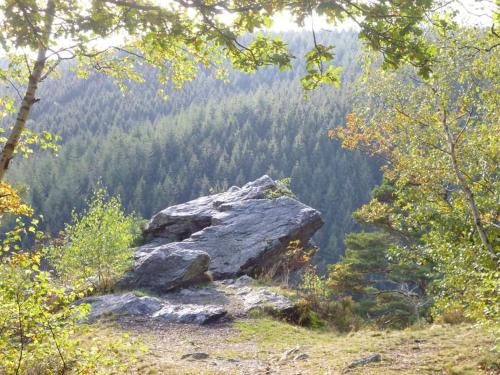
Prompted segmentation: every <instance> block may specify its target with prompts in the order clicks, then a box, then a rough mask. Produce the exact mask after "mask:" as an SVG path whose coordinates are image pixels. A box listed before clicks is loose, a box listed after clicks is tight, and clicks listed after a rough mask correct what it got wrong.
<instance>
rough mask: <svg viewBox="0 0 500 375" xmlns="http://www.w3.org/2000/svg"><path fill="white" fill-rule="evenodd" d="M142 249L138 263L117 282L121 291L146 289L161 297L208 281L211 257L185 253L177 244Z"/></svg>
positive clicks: (189, 252)
mask: <svg viewBox="0 0 500 375" xmlns="http://www.w3.org/2000/svg"><path fill="white" fill-rule="evenodd" d="M146 247H147V251H143V250H142V248H139V250H138V251H137V252H136V262H135V266H134V268H133V269H132V270H130V271H129V272H128V273H127V274H126V275H125V276H124V277H123V278H122V280H120V281H119V282H118V285H117V287H118V288H121V289H147V290H152V291H155V292H159V293H164V292H168V291H169V290H172V289H175V288H178V287H181V286H185V285H188V284H192V283H196V282H201V281H204V280H206V275H205V272H206V271H207V269H208V264H209V262H210V257H209V256H208V254H207V253H205V252H203V251H201V250H196V249H182V248H180V247H178V246H177V244H176V243H172V244H166V245H159V246H156V247H150V246H149V247H148V245H146Z"/></svg>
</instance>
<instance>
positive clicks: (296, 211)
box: [85, 176, 323, 324]
mask: <svg viewBox="0 0 500 375" xmlns="http://www.w3.org/2000/svg"><path fill="white" fill-rule="evenodd" d="M276 189H277V186H276V183H275V182H274V181H273V180H272V179H271V178H269V177H268V176H263V177H261V178H259V179H257V180H255V181H253V182H250V183H248V184H246V185H244V186H243V187H241V188H239V187H235V186H233V187H232V188H230V189H229V190H228V191H226V192H224V193H220V194H213V195H209V196H206V197H201V198H198V199H195V200H192V201H190V202H187V203H183V204H179V205H176V206H171V207H168V208H166V209H164V210H163V211H160V212H159V213H157V214H156V215H154V216H153V217H152V218H151V220H150V221H149V223H148V225H147V228H146V230H145V235H146V238H147V243H146V244H145V245H143V246H141V247H139V248H137V249H136V252H135V266H134V267H133V268H132V269H131V270H130V271H129V272H128V273H127V274H126V275H125V276H124V277H123V278H122V280H120V282H119V283H118V285H117V286H118V288H119V289H124V290H126V291H133V290H141V293H142V292H143V291H147V290H149V291H153V292H154V293H155V297H139V296H137V295H136V294H134V293H127V292H123V291H122V292H121V293H120V294H112V295H107V296H100V297H90V298H88V299H86V300H85V301H86V302H88V303H90V304H91V305H92V313H91V316H90V318H91V319H96V318H99V317H103V316H108V315H126V316H136V315H139V316H147V317H149V318H151V319H162V320H164V321H168V322H175V323H198V324H205V323H210V322H216V321H220V320H224V319H226V317H227V316H239V315H244V314H248V313H249V312H250V311H252V310H256V309H257V310H266V309H268V308H269V307H271V309H272V310H277V311H280V312H286V311H289V310H290V309H292V308H293V303H292V301H291V300H290V299H288V298H287V297H284V296H281V295H279V294H277V293H276V292H275V291H273V290H271V289H268V288H263V287H257V286H255V285H254V282H253V279H252V278H251V277H250V276H252V277H255V276H259V275H260V274H262V273H268V272H271V273H272V275H274V276H279V272H280V270H283V271H286V273H287V274H288V272H290V271H294V270H293V269H290V267H289V263H288V262H287V247H288V245H289V243H290V241H293V240H299V241H300V242H301V244H302V246H303V247H305V248H307V247H309V246H310V243H309V241H310V239H311V237H312V236H313V234H314V233H315V232H316V231H317V230H318V229H319V228H320V227H321V225H322V224H323V221H322V219H321V216H320V213H319V212H318V211H316V210H314V209H313V208H311V207H308V206H306V205H304V204H302V203H300V202H299V201H297V200H296V199H293V198H290V197H288V196H281V197H278V198H269V197H268V195H269V194H267V193H268V192H270V191H272V190H276ZM284 264H287V267H288V269H286V270H285V269H284V267H280V265H284ZM209 276H211V278H212V280H216V281H215V282H212V283H209V284H207V285H205V286H206V287H205V288H198V286H199V285H198V284H200V283H201V282H206V281H208V280H209ZM267 276H269V274H267ZM238 277H239V278H238ZM237 278H238V279H237ZM217 280H219V281H217Z"/></svg>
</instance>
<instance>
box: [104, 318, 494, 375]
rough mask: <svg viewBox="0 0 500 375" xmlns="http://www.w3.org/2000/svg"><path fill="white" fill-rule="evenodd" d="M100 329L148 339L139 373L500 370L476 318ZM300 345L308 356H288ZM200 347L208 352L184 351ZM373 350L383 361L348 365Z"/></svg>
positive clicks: (490, 339)
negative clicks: (318, 326)
mask: <svg viewBox="0 0 500 375" xmlns="http://www.w3.org/2000/svg"><path fill="white" fill-rule="evenodd" d="M98 332H99V335H100V336H101V337H102V339H103V340H110V339H112V338H113V337H114V336H117V335H119V334H120V335H121V334H122V333H124V332H126V333H128V334H129V335H130V340H136V341H137V342H139V341H140V342H142V343H143V346H144V347H145V348H146V349H147V350H146V351H145V352H144V351H139V354H138V356H137V359H136V363H134V364H133V365H131V368H130V371H129V373H132V374H286V375H288V374H290V375H293V374H303V375H304V374H341V373H349V374H384V375H389V374H500V371H499V366H500V361H499V357H498V355H499V354H498V352H495V351H494V346H495V339H494V335H493V333H491V332H489V331H487V330H485V329H483V328H478V327H476V326H472V325H454V326H444V325H434V326H426V327H421V328H413V329H409V330H404V331H387V332H385V331H369V330H362V331H359V332H354V333H350V334H339V333H335V332H331V331H326V330H323V331H318V330H308V329H305V328H301V327H295V326H291V325H289V324H286V323H283V322H279V321H275V320H271V319H268V318H258V319H246V320H238V321H236V322H234V323H232V324H227V325H222V326H220V325H219V326H215V327H208V326H207V327H194V326H188V325H165V324H158V323H152V322H122V323H121V324H118V323H114V324H107V325H101V326H100V327H99V329H98ZM296 347H298V351H297V353H299V354H302V353H305V354H306V355H307V358H306V359H299V360H293V356H291V357H290V358H284V356H283V353H284V352H286V351H287V350H290V349H293V348H296ZM195 352H203V353H206V354H208V358H206V359H201V360H194V359H192V358H189V357H188V358H184V359H182V357H183V356H184V355H186V354H190V353H195ZM374 353H379V354H380V355H381V358H382V360H381V362H376V363H370V364H368V365H365V366H361V367H357V368H354V369H350V370H348V371H346V368H347V366H348V365H349V364H350V363H351V362H352V361H353V360H355V359H359V358H363V357H366V356H369V355H371V354H374ZM123 360H124V361H129V360H130V357H128V356H127V357H126V358H124V359H123Z"/></svg>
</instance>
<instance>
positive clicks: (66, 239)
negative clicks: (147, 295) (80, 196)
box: [50, 189, 137, 292]
mask: <svg viewBox="0 0 500 375" xmlns="http://www.w3.org/2000/svg"><path fill="white" fill-rule="evenodd" d="M136 222H137V220H136V219H134V218H133V217H132V216H127V215H125V214H124V213H123V210H122V206H121V203H120V200H119V199H118V198H116V197H111V198H109V197H107V194H106V191H105V190H104V189H99V190H97V191H96V192H95V193H94V196H93V198H92V200H91V201H90V202H89V203H88V208H87V210H86V211H85V212H84V213H83V214H82V215H80V216H79V215H77V214H76V213H75V212H74V213H73V224H71V225H67V226H66V228H65V230H64V232H63V233H62V239H61V240H60V241H59V243H55V244H53V246H51V247H50V259H51V264H52V265H53V267H54V268H55V269H56V271H57V274H58V276H59V277H60V278H61V280H62V281H63V282H65V283H67V284H69V285H73V286H74V285H82V283H83V285H85V286H87V285H88V286H91V287H92V288H93V289H94V290H96V291H100V292H105V291H109V290H110V289H111V288H112V286H113V283H114V282H115V281H116V279H117V278H118V277H120V276H121V275H122V274H123V273H124V272H125V271H126V270H127V269H128V268H129V267H130V266H131V264H132V255H133V250H132V249H131V248H130V247H131V245H132V244H133V242H134V239H135V238H136V237H137V230H136V228H137V225H136Z"/></svg>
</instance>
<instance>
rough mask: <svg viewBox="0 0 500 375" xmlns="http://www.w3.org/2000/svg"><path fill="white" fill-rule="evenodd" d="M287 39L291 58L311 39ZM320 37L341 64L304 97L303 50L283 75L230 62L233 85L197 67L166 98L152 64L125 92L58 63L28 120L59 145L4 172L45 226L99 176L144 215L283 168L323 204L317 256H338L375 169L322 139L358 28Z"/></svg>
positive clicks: (339, 99)
mask: <svg viewBox="0 0 500 375" xmlns="http://www.w3.org/2000/svg"><path fill="white" fill-rule="evenodd" d="M283 37H284V39H285V40H287V42H288V43H289V44H290V47H291V50H292V51H293V53H294V54H295V55H296V56H301V55H302V54H303V53H304V51H305V50H306V49H307V48H308V46H310V42H311V40H310V39H311V34H310V33H306V32H304V33H299V32H295V33H287V34H285V35H284V36H283ZM318 38H319V40H321V41H322V42H324V43H326V44H329V43H332V42H333V43H334V44H335V45H336V48H335V56H336V57H335V58H336V63H337V64H338V65H340V66H342V67H343V68H344V70H343V73H342V83H341V86H340V87H339V88H333V87H326V88H323V89H320V90H318V91H315V92H313V93H311V95H310V97H309V98H305V97H304V91H303V89H302V87H301V86H300V82H299V78H300V76H301V75H303V73H304V66H303V62H301V61H300V59H298V61H297V62H296V63H295V66H294V69H293V70H292V71H288V72H285V73H283V72H279V71H278V70H277V69H275V68H266V69H264V70H262V71H259V72H258V73H256V74H252V75H246V74H243V73H236V72H231V73H230V77H229V81H230V82H229V83H224V82H222V81H217V80H215V79H214V78H211V77H210V76H209V75H208V74H206V75H201V76H200V77H199V78H198V79H197V80H196V81H194V82H191V83H189V84H188V85H187V86H186V87H185V88H183V89H182V90H180V91H178V92H175V93H174V94H173V95H172V96H171V98H170V99H168V100H166V101H165V100H164V99H163V98H162V97H161V95H159V94H158V93H157V89H158V88H159V86H158V84H157V83H154V74H153V73H148V74H149V76H150V80H149V81H147V82H146V83H145V84H142V85H137V84H131V86H130V89H129V90H128V91H127V92H126V93H124V94H123V93H122V92H120V90H119V89H118V88H117V87H116V86H115V85H114V84H113V82H112V80H111V79H110V78H107V77H105V76H102V75H98V74H95V75H92V76H91V77H90V78H89V79H87V80H80V79H78V78H76V77H74V76H73V75H72V73H70V72H69V70H66V71H63V72H62V75H61V77H60V79H58V80H53V81H51V82H48V83H47V84H46V85H43V86H42V93H41V95H40V97H41V98H43V99H42V101H41V102H40V103H38V104H37V107H36V110H35V111H34V112H33V115H32V120H30V121H32V123H31V124H30V127H32V128H33V129H43V130H49V131H51V132H53V133H56V134H58V135H60V136H61V137H62V147H61V149H60V151H59V152H58V154H59V155H58V156H56V155H53V154H50V153H35V155H34V157H33V158H30V159H29V160H28V161H23V160H22V159H16V160H15V161H14V164H15V166H14V167H13V168H11V170H10V172H9V180H10V181H12V182H13V183H15V184H18V185H26V193H25V194H26V198H27V200H28V201H29V202H31V203H32V205H33V207H34V208H35V210H36V212H37V213H39V214H42V215H43V217H44V223H43V226H44V229H46V230H48V231H50V232H52V233H55V232H57V231H58V230H60V229H62V228H63V226H64V223H66V222H69V221H70V220H71V211H72V209H73V208H76V210H81V209H82V207H83V206H84V202H85V199H86V198H87V197H88V195H89V193H90V192H91V190H92V188H93V187H95V185H96V184H98V182H99V181H101V182H102V184H103V185H104V186H105V187H106V188H107V189H108V190H109V192H110V193H111V194H113V195H119V196H120V197H121V200H122V202H123V205H124V207H125V208H126V210H127V211H128V212H136V213H137V214H138V215H140V216H141V217H143V218H149V217H150V216H151V215H152V214H153V213H155V212H156V211H158V210H160V209H162V208H164V207H166V206H168V205H172V204H175V203H180V202H183V201H186V200H189V199H192V198H195V197H197V196H199V195H200V194H207V193H209V192H211V191H219V190H221V189H224V188H227V187H228V186H231V185H241V184H244V183H245V182H247V181H249V180H251V179H254V178H257V177H259V176H261V175H263V174H269V175H270V176H271V177H272V178H274V179H280V178H283V177H286V176H290V177H291V178H292V182H291V184H292V189H293V191H294V192H295V193H296V194H297V196H298V198H299V199H300V200H301V201H303V202H304V203H306V204H309V205H311V206H312V207H314V208H317V209H319V210H321V211H322V213H323V217H324V219H325V222H326V223H325V225H324V227H323V228H322V229H321V231H320V232H319V233H318V235H317V238H316V239H317V242H318V244H319V245H320V248H321V251H320V255H319V259H318V260H319V261H320V262H321V263H331V262H334V261H336V260H338V258H339V255H340V254H341V253H342V251H343V250H342V249H343V238H344V235H345V233H348V232H350V231H353V230H355V229H359V228H356V225H355V223H354V222H353V220H352V218H351V214H352V212H353V211H354V210H355V209H356V208H358V207H359V206H360V205H361V204H363V203H365V202H367V201H368V200H369V197H370V190H371V189H372V187H373V186H375V185H376V184H377V183H379V182H380V172H379V166H378V163H377V162H376V161H374V160H369V159H368V158H367V157H366V156H364V155H362V154H358V153H354V152H352V151H348V150H343V149H341V147H340V144H339V142H338V141H336V140H331V139H329V138H328V137H327V131H328V129H330V128H333V127H335V126H337V125H339V124H343V123H344V121H345V115H346V113H347V112H348V111H349V109H350V99H349V94H350V86H351V83H352V82H353V81H354V79H355V77H356V75H357V74H358V73H359V71H360V68H359V64H358V62H357V58H356V56H357V53H358V47H359V42H358V40H357V35H356V34H355V33H353V32H339V33H332V32H322V33H319V34H318ZM67 68H68V67H67ZM28 186H29V188H28Z"/></svg>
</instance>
